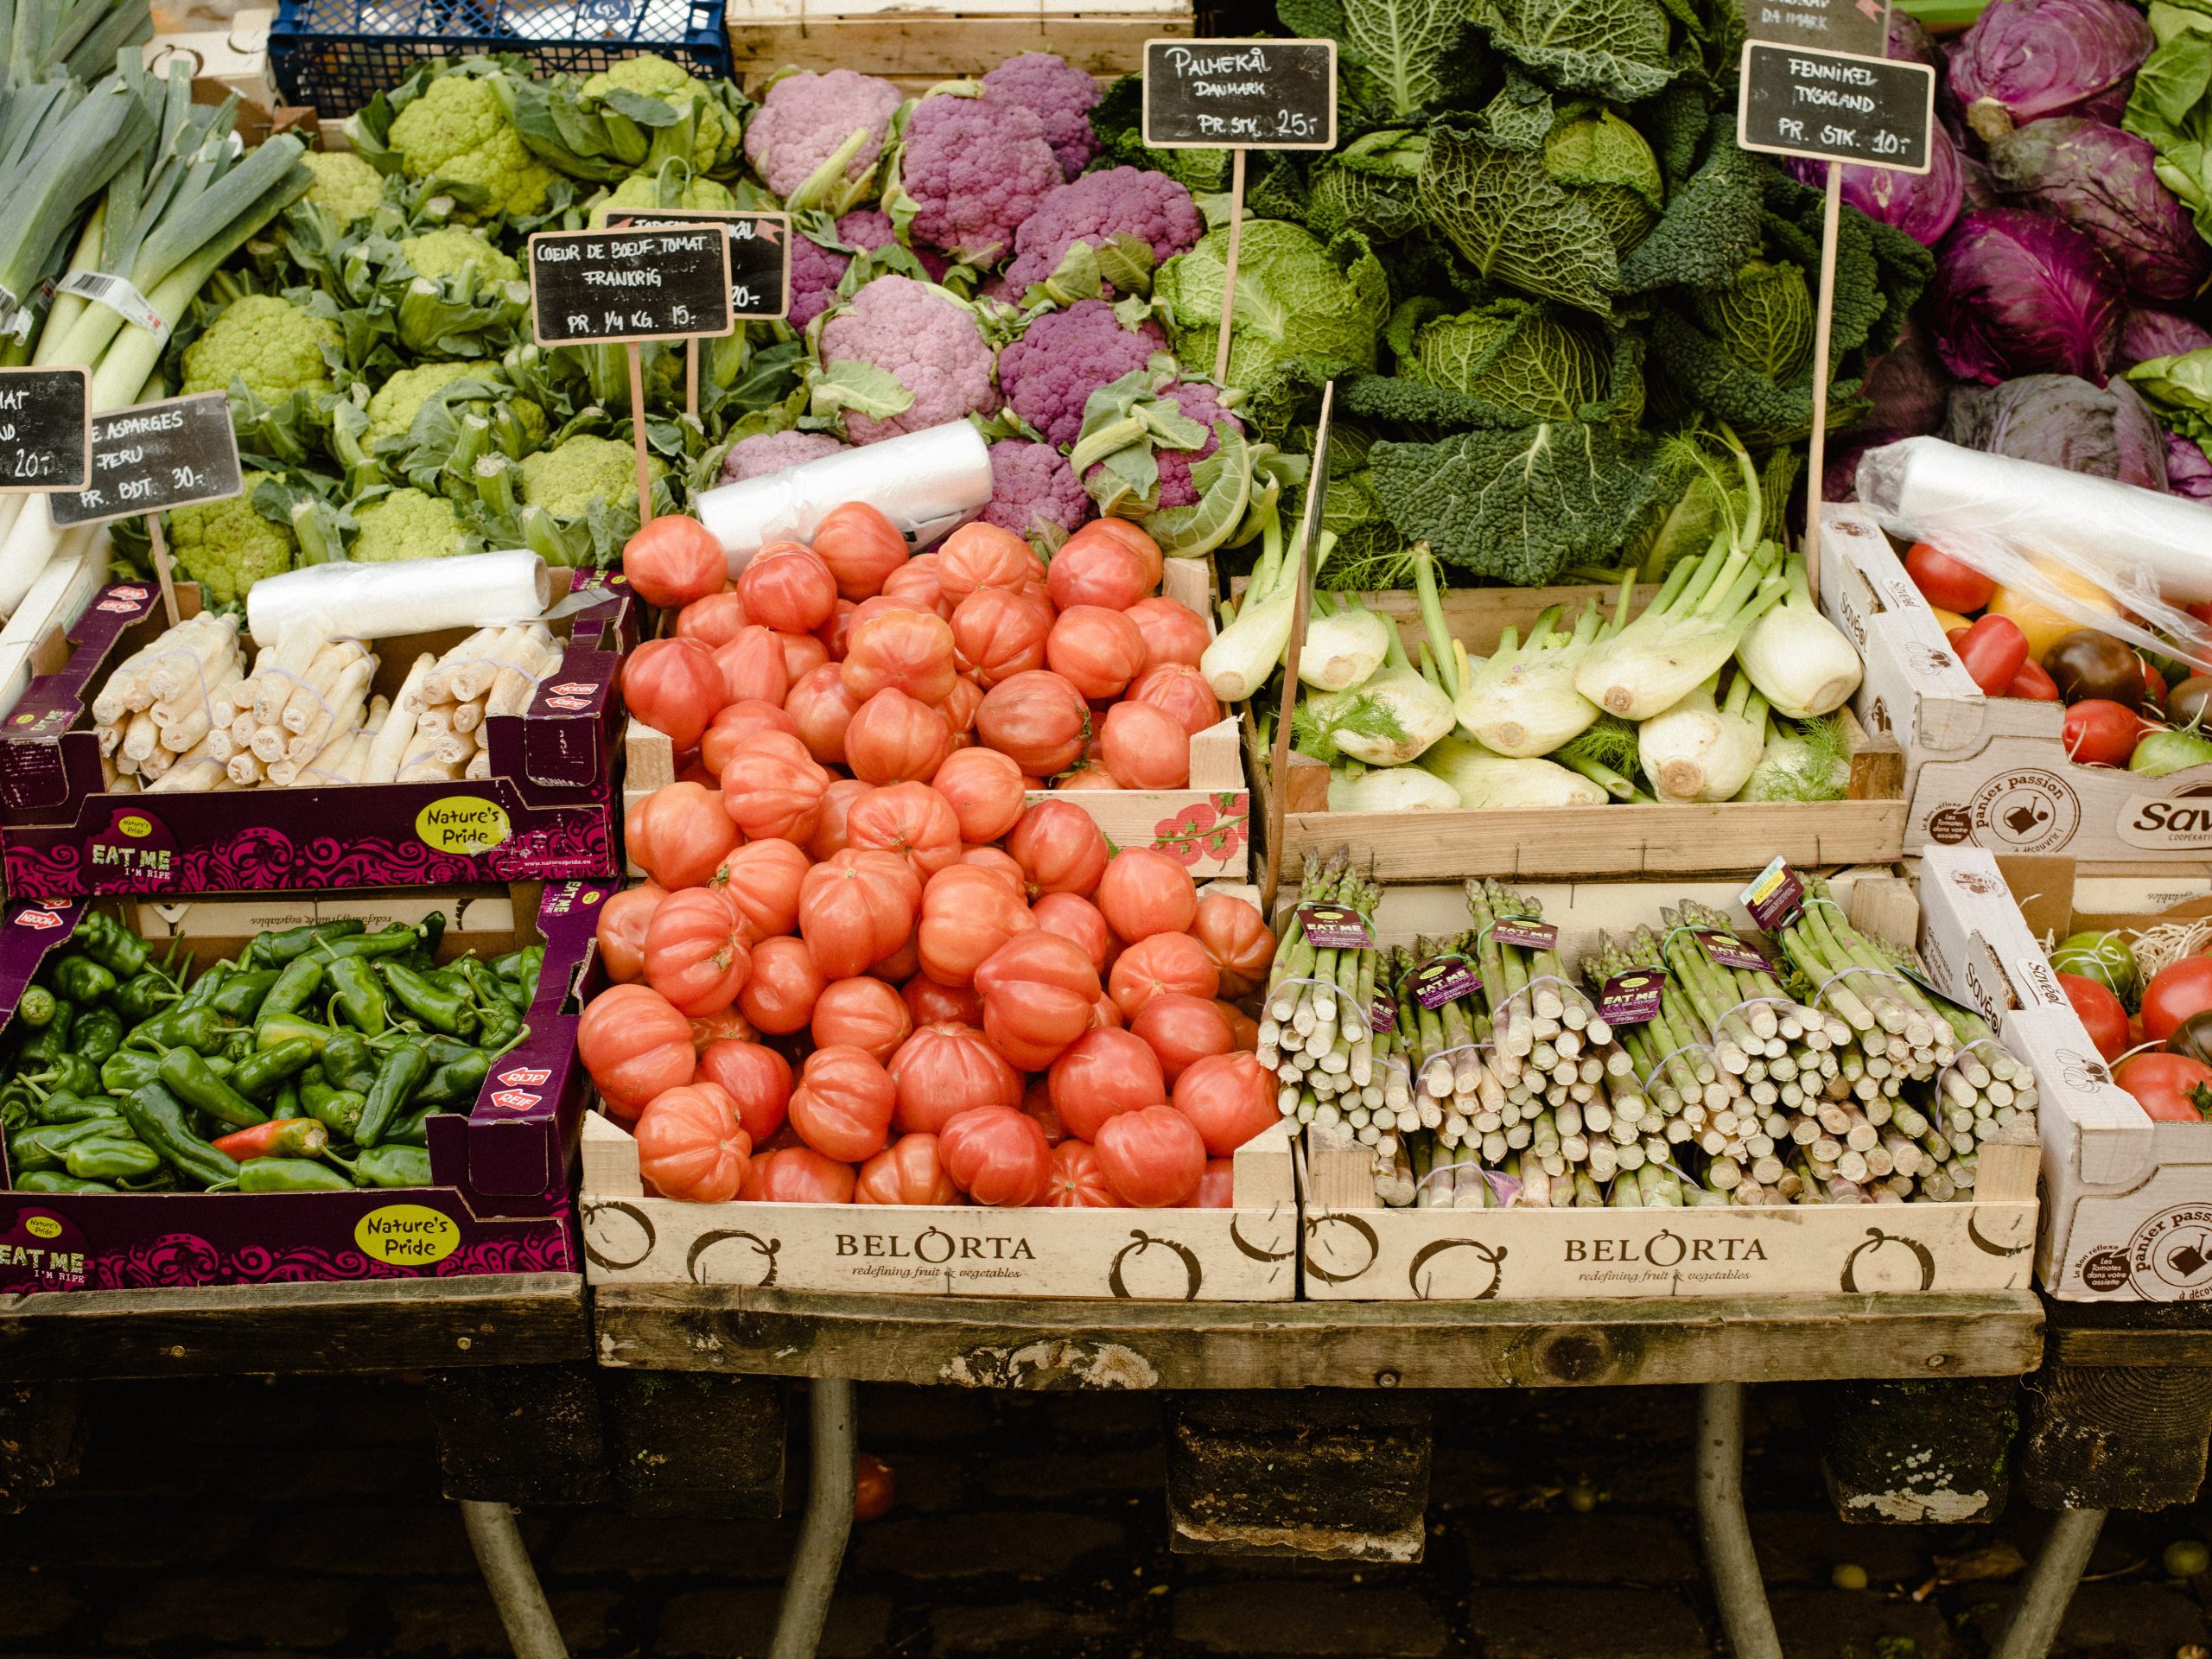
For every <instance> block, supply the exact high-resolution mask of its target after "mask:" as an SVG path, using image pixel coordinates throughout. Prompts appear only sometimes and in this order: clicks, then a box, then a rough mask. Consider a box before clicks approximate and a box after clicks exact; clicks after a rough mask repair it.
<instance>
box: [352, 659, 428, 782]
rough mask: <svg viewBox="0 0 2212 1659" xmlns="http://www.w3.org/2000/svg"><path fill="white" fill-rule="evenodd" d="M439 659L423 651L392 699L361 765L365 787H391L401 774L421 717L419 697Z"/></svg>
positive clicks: (361, 775)
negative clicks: (403, 762) (400, 769)
mask: <svg viewBox="0 0 2212 1659" xmlns="http://www.w3.org/2000/svg"><path fill="white" fill-rule="evenodd" d="M436 664H437V659H436V658H434V657H432V656H431V655H430V653H429V652H427V651H426V652H423V654H422V655H421V656H419V657H417V658H416V659H415V665H414V667H412V668H410V669H409V670H408V671H407V678H406V680H405V682H404V683H403V684H402V685H401V686H400V688H399V695H398V696H397V697H395V698H393V699H392V702H391V713H390V714H389V715H386V716H385V722H384V725H383V727H382V728H380V729H379V730H378V733H377V737H376V742H375V743H374V745H373V746H372V747H371V748H370V750H369V753H368V758H367V759H366V760H365V761H364V762H363V763H362V766H361V773H360V778H361V781H362V782H363V783H365V784H388V783H390V782H391V781H392V780H393V779H395V778H397V776H398V775H399V766H400V763H401V761H402V760H404V759H406V757H407V754H408V750H409V746H410V744H411V743H412V742H413V741H414V740H415V729H416V721H417V720H418V719H419V717H420V715H421V704H420V702H419V701H418V698H419V697H420V695H421V692H422V690H423V682H424V681H425V680H427V679H428V678H429V676H430V671H431V670H432V669H433V668H435V666H436Z"/></svg>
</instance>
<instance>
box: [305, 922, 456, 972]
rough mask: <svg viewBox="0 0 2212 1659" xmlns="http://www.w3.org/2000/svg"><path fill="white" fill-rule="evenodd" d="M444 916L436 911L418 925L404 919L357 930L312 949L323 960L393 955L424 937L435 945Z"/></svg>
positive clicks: (442, 926)
mask: <svg viewBox="0 0 2212 1659" xmlns="http://www.w3.org/2000/svg"><path fill="white" fill-rule="evenodd" d="M445 925H446V918H444V917H442V916H440V915H438V914H436V913H435V912H432V913H431V914H430V915H429V916H427V917H425V918H423V925H422V926H421V927H420V928H415V927H410V926H409V925H407V924H406V923H405V922H394V923H393V924H392V925H391V926H390V927H386V928H380V929H379V930H378V931H376V932H374V933H361V932H358V931H357V932H356V933H355V934H354V935H353V938H346V939H339V940H336V941H334V942H332V943H329V944H324V945H322V946H321V947H320V948H318V949H317V950H316V951H315V955H317V956H318V957H321V958H322V959H323V960H324V961H325V962H330V961H333V960H335V959H336V958H339V957H396V956H397V955H399V953H400V952H401V951H403V950H414V949H415V948H416V946H417V945H419V944H423V941H424V939H425V938H426V937H427V938H428V939H429V943H430V944H433V945H435V944H436V943H437V940H438V936H439V935H440V934H442V933H443V932H444V931H445Z"/></svg>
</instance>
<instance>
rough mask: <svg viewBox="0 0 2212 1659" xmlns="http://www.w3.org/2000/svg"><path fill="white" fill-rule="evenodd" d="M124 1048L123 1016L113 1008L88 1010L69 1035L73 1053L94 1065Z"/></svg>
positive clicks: (70, 1047)
mask: <svg viewBox="0 0 2212 1659" xmlns="http://www.w3.org/2000/svg"><path fill="white" fill-rule="evenodd" d="M122 1046H123V1016H122V1015H120V1014H118V1013H116V1011H115V1010H114V1009H113V1008H87V1009H86V1010H85V1014H84V1017H83V1018H82V1019H80V1020H78V1021H77V1027H76V1029H75V1030H74V1031H73V1032H71V1033H70V1034H69V1049H70V1052H72V1053H74V1054H81V1055H83V1056H84V1057H85V1058H86V1059H88V1060H90V1061H91V1062H92V1064H93V1065H105V1063H106V1060H107V1057H108V1056H109V1055H111V1054H112V1053H114V1052H115V1051H116V1050H117V1049H118V1048H120V1047H122Z"/></svg>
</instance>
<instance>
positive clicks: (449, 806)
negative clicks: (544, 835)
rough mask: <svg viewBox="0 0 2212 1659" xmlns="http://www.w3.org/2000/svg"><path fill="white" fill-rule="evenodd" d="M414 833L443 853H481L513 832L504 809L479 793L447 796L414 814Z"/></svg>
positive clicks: (495, 845) (496, 844)
mask: <svg viewBox="0 0 2212 1659" xmlns="http://www.w3.org/2000/svg"><path fill="white" fill-rule="evenodd" d="M415 833H416V835H417V836H420V837H421V838H422V839H423V842H425V843H426V844H427V845H429V846H432V847H435V848H436V849H438V850H439V851H440V852H442V853H461V854H464V855H465V854H469V853H480V852H482V851H483V850H484V849H486V848H487V847H497V846H498V845H499V843H500V842H503V841H505V839H506V838H507V837H508V836H511V835H512V834H513V833H514V830H513V829H512V826H511V825H510V824H509V823H508V822H507V810H506V808H505V807H503V806H501V805H500V804H499V803H498V802H497V801H487V800H486V799H485V798H483V797H482V796H481V795H448V796H447V797H446V798H444V799H443V800H437V801H432V802H431V803H430V804H429V805H428V806H426V807H424V808H423V810H421V811H420V812H418V813H416V815H415Z"/></svg>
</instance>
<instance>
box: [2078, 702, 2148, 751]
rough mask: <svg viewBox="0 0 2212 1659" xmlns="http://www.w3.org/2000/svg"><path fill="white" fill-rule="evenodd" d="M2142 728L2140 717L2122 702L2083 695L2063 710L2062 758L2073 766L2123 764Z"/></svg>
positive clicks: (2133, 749)
mask: <svg viewBox="0 0 2212 1659" xmlns="http://www.w3.org/2000/svg"><path fill="white" fill-rule="evenodd" d="M2142 731H2143V721H2142V717H2141V716H2140V715H2138V714H2137V713H2136V712H2135V711H2134V710H2133V709H2130V708H2129V707H2127V705H2126V704H2125V703H2120V702H2110V701H2108V700H2107V699H2106V698H2103V697H2084V698H2082V701H2081V702H2077V703H2075V704H2073V705H2072V706H2071V707H2069V709H2067V711H2066V734H2065V736H2066V758H2067V759H2068V760H2071V761H2073V762H2074V764H2075V766H2126V764H2127V757H2128V756H2129V755H2131V754H2133V753H2135V741H2136V739H2137V738H2138V737H2139V736H2140V735H2141V734H2142Z"/></svg>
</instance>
